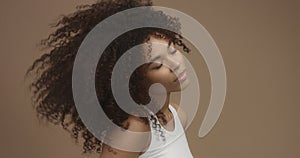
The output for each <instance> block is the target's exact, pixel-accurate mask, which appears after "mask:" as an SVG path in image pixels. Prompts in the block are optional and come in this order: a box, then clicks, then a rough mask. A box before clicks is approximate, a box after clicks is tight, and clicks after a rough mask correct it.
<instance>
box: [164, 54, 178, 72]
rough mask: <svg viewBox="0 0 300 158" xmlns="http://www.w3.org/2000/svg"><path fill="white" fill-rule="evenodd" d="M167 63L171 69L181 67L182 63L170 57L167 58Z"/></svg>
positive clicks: (174, 69)
mask: <svg viewBox="0 0 300 158" xmlns="http://www.w3.org/2000/svg"><path fill="white" fill-rule="evenodd" d="M166 64H167V65H168V66H169V67H170V71H176V70H177V69H178V68H179V67H180V63H179V62H178V61H176V60H175V59H172V58H170V57H168V58H166Z"/></svg>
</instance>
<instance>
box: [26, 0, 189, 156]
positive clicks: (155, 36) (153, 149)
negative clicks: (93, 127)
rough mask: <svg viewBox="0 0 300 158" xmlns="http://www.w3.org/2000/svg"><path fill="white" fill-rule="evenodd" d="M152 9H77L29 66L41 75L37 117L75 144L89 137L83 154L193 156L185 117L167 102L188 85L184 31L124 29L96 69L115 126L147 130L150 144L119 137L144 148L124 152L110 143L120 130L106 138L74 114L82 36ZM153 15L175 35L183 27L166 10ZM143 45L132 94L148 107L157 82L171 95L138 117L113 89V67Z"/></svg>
mask: <svg viewBox="0 0 300 158" xmlns="http://www.w3.org/2000/svg"><path fill="white" fill-rule="evenodd" d="M151 5H152V2H151V1H149V0H111V1H108V0H104V1H99V2H97V3H95V4H92V5H86V6H80V7H78V10H77V11H76V12H75V13H73V14H71V15H69V16H64V17H62V18H61V19H60V20H59V21H58V23H57V24H56V25H54V27H56V28H57V29H56V31H55V32H54V33H52V34H50V35H49V36H48V38H47V39H45V40H42V42H41V44H42V45H44V46H45V47H46V48H48V50H49V52H48V53H46V54H44V55H42V56H41V57H40V58H39V59H37V60H36V61H35V62H34V63H33V65H32V66H31V67H30V68H29V69H28V72H27V73H35V74H36V76H37V77H36V78H35V80H34V82H33V83H32V84H31V88H32V90H33V93H34V96H33V100H34V104H35V108H36V111H37V115H38V117H39V118H41V119H46V120H47V121H49V122H51V123H54V124H60V125H62V127H63V128H64V129H65V130H67V131H69V132H70V133H71V136H72V137H73V138H75V140H76V141H78V140H79V139H80V138H83V139H84V143H83V149H84V153H87V152H95V151H96V152H98V153H100V157H101V158H108V157H109V158H112V157H116V158H133V157H141V158H143V157H149V158H150V157H151V158H152V157H164V158H165V157H185V158H188V157H192V155H191V153H190V150H189V147H188V143H187V141H186V137H185V135H179V134H180V133H182V132H184V128H185V125H186V118H185V115H184V112H183V111H182V110H181V109H180V107H179V106H178V105H176V104H171V103H169V99H170V93H171V92H175V91H180V90H182V88H184V87H186V86H187V85H188V79H187V77H186V72H185V65H184V62H183V56H182V54H181V53H180V51H179V50H177V49H175V45H177V46H180V47H181V48H182V50H183V51H184V52H189V49H188V48H187V47H186V45H185V44H184V43H183V42H182V40H181V39H182V37H181V36H180V35H179V34H176V33H173V32H171V31H167V30H164V29H158V28H141V29H135V30H132V31H129V32H126V33H125V34H123V35H121V36H119V37H118V38H116V39H115V40H114V41H113V42H112V43H111V44H110V45H109V46H108V47H107V48H106V49H105V51H104V53H103V55H102V57H101V58H100V60H99V63H98V66H97V70H96V76H95V79H96V85H95V87H96V92H97V97H98V100H99V102H100V104H101V106H102V109H103V110H104V112H105V113H106V115H107V117H109V118H110V119H111V120H112V121H113V123H114V124H116V125H118V126H120V127H122V128H124V129H126V130H129V131H134V132H148V133H149V135H148V137H147V139H145V138H142V139H139V138H130V139H129V138H126V137H120V140H121V141H123V142H124V143H131V144H134V145H137V144H138V145H141V146H142V149H143V150H142V151H140V152H132V151H125V150H122V149H118V148H115V147H114V146H111V145H110V143H109V141H104V140H109V139H111V138H116V137H118V135H116V134H115V133H114V130H115V129H110V128H107V130H106V131H105V132H103V139H98V138H96V137H95V136H94V135H93V134H92V133H91V132H90V131H89V130H88V129H87V128H86V126H85V125H84V124H83V122H82V120H81V119H80V117H79V115H78V112H77V111H76V107H75V103H74V99H73V94H72V68H73V64H74V60H75V57H76V53H77V51H78V49H79V46H80V44H81V42H82V41H83V39H84V38H85V37H86V35H87V34H88V33H89V32H90V31H91V29H93V28H94V27H95V26H96V25H97V24H98V23H99V22H101V21H102V20H103V19H105V18H107V17H109V16H111V15H113V14H115V13H118V12H120V11H123V10H126V9H130V8H134V7H140V6H151ZM153 13H154V14H155V15H157V16H161V17H162V19H164V20H163V21H164V22H166V24H168V25H169V26H168V27H170V28H172V29H173V30H174V29H177V30H178V29H179V28H180V24H179V23H178V21H176V19H174V18H171V17H169V16H167V15H165V14H163V13H161V12H157V11H153ZM100 42H101V41H100ZM139 44H146V45H147V47H143V49H142V50H141V51H140V52H141V54H142V56H144V57H145V59H146V61H147V62H148V63H147V64H143V65H141V66H140V67H138V68H137V69H136V70H135V71H134V72H133V74H132V75H131V76H130V82H129V91H130V95H131V97H132V99H133V100H134V101H135V102H136V103H137V104H139V105H140V106H143V107H145V106H144V105H147V104H149V103H150V101H151V99H152V98H156V97H155V96H160V95H161V94H160V91H155V90H154V91H153V93H152V95H153V96H152V98H151V97H150V96H149V92H148V91H149V88H150V87H151V85H153V84H154V83H160V84H161V85H163V86H164V87H165V90H166V94H167V95H166V100H164V102H160V101H159V100H157V101H156V103H157V104H154V105H153V106H152V107H153V109H147V108H145V109H146V110H147V113H148V114H149V115H148V117H137V116H135V115H131V114H128V113H126V112H125V111H123V110H122V109H121V108H120V107H119V106H118V104H117V102H116V101H115V98H114V96H113V93H112V90H111V86H112V85H111V79H112V71H113V68H114V66H115V64H116V63H117V61H118V60H119V59H120V57H121V56H122V55H123V54H124V53H125V52H126V51H127V50H129V49H130V48H132V47H134V46H136V45H139ZM131 62H132V61H131ZM128 63H130V61H128ZM125 64H126V63H125ZM124 67H125V65H124ZM128 75H130V74H128ZM177 76H178V77H177ZM155 109H158V111H157V110H155ZM135 112H137V113H138V112H139V111H135ZM144 112H145V111H144ZM178 116H179V117H178ZM106 125H107V124H106V123H105V122H100V123H99V126H104V127H106ZM157 133H158V135H157ZM155 137H159V138H162V139H156V138H155ZM174 138H176V139H174ZM118 139H119V137H118ZM169 140H176V141H172V142H170V141H169Z"/></svg>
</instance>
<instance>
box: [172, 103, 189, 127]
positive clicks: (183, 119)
mask: <svg viewBox="0 0 300 158" xmlns="http://www.w3.org/2000/svg"><path fill="white" fill-rule="evenodd" d="M170 105H171V106H172V107H173V108H174V109H175V110H176V112H177V114H178V116H179V118H180V122H181V124H182V126H183V128H184V129H185V128H186V126H187V116H186V113H185V111H184V110H183V109H182V108H181V107H180V106H179V105H178V104H176V103H170Z"/></svg>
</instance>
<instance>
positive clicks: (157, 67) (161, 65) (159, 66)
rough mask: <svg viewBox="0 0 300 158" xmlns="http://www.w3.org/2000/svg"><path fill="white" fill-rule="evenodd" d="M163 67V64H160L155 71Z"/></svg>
mask: <svg viewBox="0 0 300 158" xmlns="http://www.w3.org/2000/svg"><path fill="white" fill-rule="evenodd" d="M162 66H163V64H159V65H158V66H155V67H154V69H159V68H161V67H162Z"/></svg>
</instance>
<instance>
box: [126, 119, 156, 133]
mask: <svg viewBox="0 0 300 158" xmlns="http://www.w3.org/2000/svg"><path fill="white" fill-rule="evenodd" d="M123 125H124V126H125V127H126V128H127V129H128V130H130V131H134V132H147V131H150V126H149V124H148V123H147V122H146V121H145V120H144V119H142V118H140V117H137V116H129V117H128V118H127V119H126V120H125V121H124V122H123Z"/></svg>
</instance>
